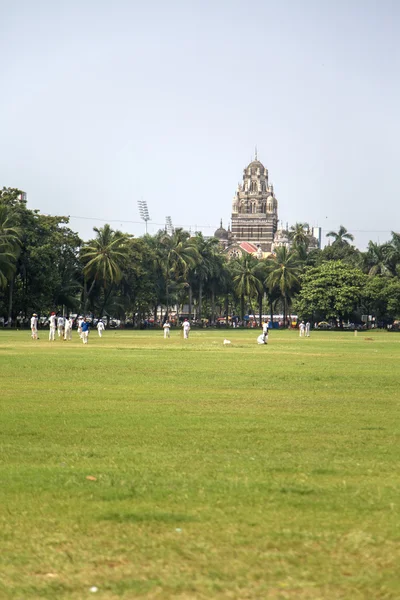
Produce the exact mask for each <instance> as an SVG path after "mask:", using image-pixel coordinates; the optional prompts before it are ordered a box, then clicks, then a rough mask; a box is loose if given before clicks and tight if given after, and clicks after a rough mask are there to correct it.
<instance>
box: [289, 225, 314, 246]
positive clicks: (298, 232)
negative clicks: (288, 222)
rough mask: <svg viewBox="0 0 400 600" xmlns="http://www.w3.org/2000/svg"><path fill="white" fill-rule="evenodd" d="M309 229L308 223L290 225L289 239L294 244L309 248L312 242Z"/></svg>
mask: <svg viewBox="0 0 400 600" xmlns="http://www.w3.org/2000/svg"><path fill="white" fill-rule="evenodd" d="M308 229H309V225H308V223H296V224H295V225H292V226H291V227H290V231H289V240H291V241H292V242H293V245H294V246H304V247H305V248H308V246H309V244H310V238H309V236H308Z"/></svg>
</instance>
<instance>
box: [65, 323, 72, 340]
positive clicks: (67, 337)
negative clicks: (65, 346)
mask: <svg viewBox="0 0 400 600" xmlns="http://www.w3.org/2000/svg"><path fill="white" fill-rule="evenodd" d="M64 340H72V319H65V326H64Z"/></svg>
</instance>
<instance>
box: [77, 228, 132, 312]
mask: <svg viewBox="0 0 400 600" xmlns="http://www.w3.org/2000/svg"><path fill="white" fill-rule="evenodd" d="M93 231H95V232H96V234H97V235H96V238H95V239H94V240H90V241H89V242H87V244H85V245H84V246H83V247H82V249H81V260H82V262H83V263H84V265H85V266H84V268H83V274H84V276H85V279H86V280H92V283H91V286H90V289H89V291H88V292H87V294H86V298H85V301H84V312H86V307H87V302H88V299H89V296H90V294H91V293H92V291H93V288H94V286H95V284H96V283H99V284H100V285H101V287H102V289H103V292H104V299H103V305H105V304H106V302H107V299H108V295H109V294H110V293H111V290H112V288H113V286H114V285H115V284H117V283H119V282H120V281H121V278H122V274H123V271H122V269H123V266H124V265H125V262H126V255H127V247H128V243H129V239H130V237H131V236H129V235H127V234H125V233H122V232H121V231H114V230H113V229H111V227H110V225H108V223H107V224H106V225H104V227H101V228H100V229H98V228H97V227H94V228H93ZM107 294H108V295H107ZM101 312H102V310H100V313H101Z"/></svg>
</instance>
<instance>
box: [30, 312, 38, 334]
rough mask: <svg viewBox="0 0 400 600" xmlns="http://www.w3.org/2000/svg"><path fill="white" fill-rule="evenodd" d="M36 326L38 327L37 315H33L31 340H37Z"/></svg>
mask: <svg viewBox="0 0 400 600" xmlns="http://www.w3.org/2000/svg"><path fill="white" fill-rule="evenodd" d="M37 325H38V318H37V314H36V313H33V315H32V317H31V332H32V339H33V340H37V339H39V338H38V333H37Z"/></svg>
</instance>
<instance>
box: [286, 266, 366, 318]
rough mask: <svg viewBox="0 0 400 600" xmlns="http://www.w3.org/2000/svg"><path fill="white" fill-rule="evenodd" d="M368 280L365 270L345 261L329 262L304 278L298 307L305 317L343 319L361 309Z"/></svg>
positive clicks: (310, 270)
mask: <svg viewBox="0 0 400 600" xmlns="http://www.w3.org/2000/svg"><path fill="white" fill-rule="evenodd" d="M367 280H368V277H367V275H365V274H364V273H363V272H362V271H361V269H358V268H355V267H349V265H346V264H345V263H343V262H342V261H329V262H326V263H323V264H322V265H321V266H320V267H308V268H306V270H305V272H304V273H303V275H302V276H301V290H300V293H299V294H298V296H297V299H296V308H297V311H298V313H299V314H300V315H302V316H303V317H312V316H315V313H317V314H318V315H319V316H322V317H323V318H327V319H329V318H336V319H338V320H339V322H340V324H341V325H342V322H343V319H344V318H345V317H349V316H351V315H352V313H353V312H354V311H355V310H357V308H358V307H359V305H360V301H361V298H362V293H363V288H364V286H365V284H366V282H367Z"/></svg>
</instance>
